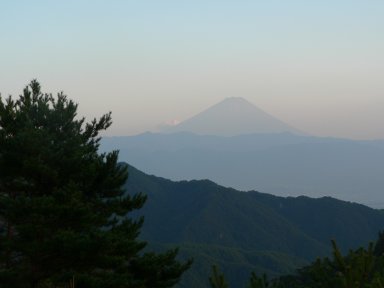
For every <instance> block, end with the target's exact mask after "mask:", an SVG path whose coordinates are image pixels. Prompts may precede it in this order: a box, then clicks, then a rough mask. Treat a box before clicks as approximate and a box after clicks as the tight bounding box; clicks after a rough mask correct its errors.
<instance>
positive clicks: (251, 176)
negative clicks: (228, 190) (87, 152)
mask: <svg viewBox="0 0 384 288" xmlns="http://www.w3.org/2000/svg"><path fill="white" fill-rule="evenodd" d="M101 147H102V150H105V151H110V150H113V149H119V150H120V159H121V160H122V161H126V162H128V163H131V164H132V165H134V166H135V167H138V168H139V169H141V170H143V171H145V172H147V173H149V174H155V175H159V176H162V177H166V178H169V179H172V180H182V179H187V180H191V179H207V178H208V179H211V180H213V181H215V182H216V183H219V184H220V185H224V186H227V187H234V188H236V189H239V190H253V189H256V190H260V191H264V192H268V193H272V194H276V195H280V196H299V195H307V196H311V197H321V196H332V197H336V198H339V199H343V200H349V201H355V202H359V203H364V204H367V205H370V206H373V207H384V199H383V196H382V191H383V187H384V178H383V177H382V173H381V171H384V143H383V141H381V140H375V141H356V140H348V139H338V138H322V137H312V136H302V135H295V134H290V133H275V134H249V135H238V136H232V137H223V136H207V135H205V136H201V135H195V134H192V133H174V134H156V133H145V134H141V135H137V136H127V137H105V138H103V140H102V145H101Z"/></svg>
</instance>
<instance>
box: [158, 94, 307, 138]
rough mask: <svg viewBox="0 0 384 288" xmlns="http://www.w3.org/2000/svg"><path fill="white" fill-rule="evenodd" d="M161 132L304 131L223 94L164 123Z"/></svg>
mask: <svg viewBox="0 0 384 288" xmlns="http://www.w3.org/2000/svg"><path fill="white" fill-rule="evenodd" d="M161 132H165V133H174V132H191V133H194V134H198V135H216V136H236V135H242V134H254V133H282V132H291V133H294V134H303V133H302V132H301V131H299V130H298V129H296V128H294V127H292V126H290V125H288V124H286V123H284V122H283V121H281V120H279V119H277V118H275V117H274V116H272V115H270V114H268V113H266V112H265V111H263V110H261V109H259V108H258V107H256V106H255V105H253V104H252V103H250V102H248V101H247V100H245V99H244V98H240V97H232V98H226V99H224V100H223V101H221V102H219V103H217V104H215V105H213V106H211V107H209V108H208V109H206V110H204V111H202V112H201V113H199V114H197V115H195V116H193V117H191V118H189V119H187V120H185V121H183V122H181V123H179V124H177V125H174V126H166V127H163V129H162V131H161Z"/></svg>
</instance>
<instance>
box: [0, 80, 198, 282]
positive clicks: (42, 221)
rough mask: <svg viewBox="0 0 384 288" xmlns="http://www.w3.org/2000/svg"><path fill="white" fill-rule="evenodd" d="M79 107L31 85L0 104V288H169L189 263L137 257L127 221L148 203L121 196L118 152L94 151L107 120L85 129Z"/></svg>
mask: <svg viewBox="0 0 384 288" xmlns="http://www.w3.org/2000/svg"><path fill="white" fill-rule="evenodd" d="M77 108H78V106H77V104H75V103H74V102H73V101H71V100H68V98H67V97H66V96H65V95H64V94H63V93H59V94H58V95H57V97H53V96H52V95H51V94H43V93H42V92H41V88H40V85H39V83H38V82H37V81H35V80H34V81H32V82H31V83H30V85H29V86H27V87H26V88H25V89H24V91H23V94H22V95H21V96H20V97H19V99H17V100H14V99H13V98H12V97H11V96H9V98H7V99H5V100H3V99H2V98H1V97H0V283H1V287H13V288H17V287H23V288H25V287H33V288H35V287H60V286H59V285H66V284H68V283H72V285H73V283H74V282H75V283H76V287H94V288H97V287H103V288H105V287H151V288H154V287H170V286H172V285H174V284H175V283H176V282H177V281H178V280H179V278H180V276H181V275H182V273H183V272H184V271H185V270H187V269H188V268H189V266H190V265H191V262H190V261H187V262H186V263H179V262H178V261H176V260H175V259H176V256H177V251H176V250H174V251H169V252H167V253H165V254H154V253H143V248H144V247H145V245H146V243H145V242H142V241H139V240H138V239H137V237H138V235H139V232H140V228H141V225H142V223H143V219H142V218H140V219H136V220H135V219H132V218H130V217H127V213H129V212H131V211H133V210H136V209H140V208H141V207H142V205H143V204H144V202H145V199H146V197H145V196H144V195H142V194H136V195H130V194H126V193H124V192H125V191H124V190H123V189H122V185H123V184H124V183H125V181H126V179H127V175H128V173H127V167H126V166H125V165H119V164H118V163H117V160H118V152H117V151H113V152H111V153H102V154H100V153H99V152H98V148H99V141H100V136H99V133H100V132H101V131H102V130H105V129H107V128H108V127H109V126H110V125H111V123H112V122H111V113H108V114H105V115H103V116H102V117H101V118H100V119H98V120H97V119H94V120H93V121H91V122H90V123H86V122H85V119H84V118H78V117H77ZM128 215H129V214H128ZM71 281H73V282H71Z"/></svg>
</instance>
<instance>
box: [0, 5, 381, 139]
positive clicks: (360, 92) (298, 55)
mask: <svg viewBox="0 0 384 288" xmlns="http://www.w3.org/2000/svg"><path fill="white" fill-rule="evenodd" d="M383 15H384V1H382V0H359V1H354V0H345V1H344V0H330V1H328V0H323V1H315V0H313V1H311V0H302V1H295V0H289V1H288V0H280V1H277V0H263V1H261V0H260V1H257V0H254V1H250V0H249V1H246V0H243V1H242V0H237V1H235V0H231V1H229V0H221V1H218V0H217V1H214V0H211V1H210V0H204V1H203V0H189V1H183V0H174V1H167V0H161V1H160V0H152V1H147V0H131V1H130V0H126V1H123V0H120V1H118V0H108V1H107V0H104V1H96V0H90V1H85V0H83V1H82V0H77V1H68V0H66V1H54V0H50V1H38V0H37V1H36V0H34V1H29V0H28V1H27V0H26V1H21V0H1V1H0V47H1V48H0V49H1V50H0V52H1V53H0V92H1V93H2V96H7V95H8V94H12V95H14V96H16V95H18V94H20V92H21V91H22V88H23V87H24V86H25V85H26V84H27V83H28V82H29V81H30V80H31V79H33V78H37V79H38V80H39V81H40V82H41V84H42V86H43V90H44V91H46V92H53V93H56V92H58V91H61V90H63V91H64V92H65V93H66V94H67V95H68V96H69V97H70V98H71V99H74V100H75V101H76V102H78V103H79V114H80V115H85V116H86V117H87V118H88V119H90V118H93V117H98V116H100V115H101V114H103V113H105V112H108V111H112V113H113V114H112V115H113V119H114V125H113V126H112V127H111V128H110V130H109V132H108V134H109V135H130V134H135V133H140V132H143V131H145V130H149V129H151V128H154V127H156V126H157V125H159V124H162V123H165V122H168V121H172V120H174V119H178V120H184V119H186V118H188V117H190V116H193V115H194V114H196V113H198V112H200V111H201V110H203V109H205V108H207V107H208V106H211V105H213V104H215V103H216V102H218V101H220V100H222V99H224V98H226V97H233V96H235V97H244V98H246V99H248V100H249V101H250V102H252V103H253V104H255V105H256V106H258V107H259V108H261V109H264V110H265V111H267V112H269V113H270V114H272V115H274V116H276V117H278V118H280V119H281V120H283V121H285V122H287V123H289V124H290V125H293V126H295V127H297V128H298V129H301V130H304V131H306V132H308V133H311V134H314V135H320V136H338V137H347V138H356V139H370V138H384V17H383Z"/></svg>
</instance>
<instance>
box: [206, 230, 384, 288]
mask: <svg viewBox="0 0 384 288" xmlns="http://www.w3.org/2000/svg"><path fill="white" fill-rule="evenodd" d="M332 247H333V259H329V258H324V259H317V260H316V261H315V262H313V263H312V264H311V265H308V266H306V267H304V268H301V269H299V270H298V272H297V274H295V275H287V276H282V277H279V278H277V279H273V280H268V279H267V277H266V275H265V274H264V275H262V276H261V277H260V276H258V275H256V274H255V273H252V274H251V277H250V280H249V284H248V287H249V288H267V287H270V288H334V287H338V288H384V255H383V252H382V251H383V247H384V233H383V232H380V233H379V239H378V240H377V242H376V244H375V245H373V244H372V243H370V244H369V246H368V248H367V249H365V248H362V247H361V248H359V249H356V250H350V251H349V253H348V254H347V255H346V256H342V254H341V253H340V250H339V248H338V247H337V245H336V242H335V241H332ZM217 271H218V270H217V268H216V267H215V269H214V270H213V274H212V275H213V276H211V278H212V279H216V278H217V279H220V282H221V283H225V277H224V275H223V274H220V273H219V274H218V272H217ZM218 276H219V277H218ZM211 278H210V280H211ZM211 287H212V288H213V287H221V286H217V285H216V286H215V285H212V281H211ZM225 287H228V286H225Z"/></svg>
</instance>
